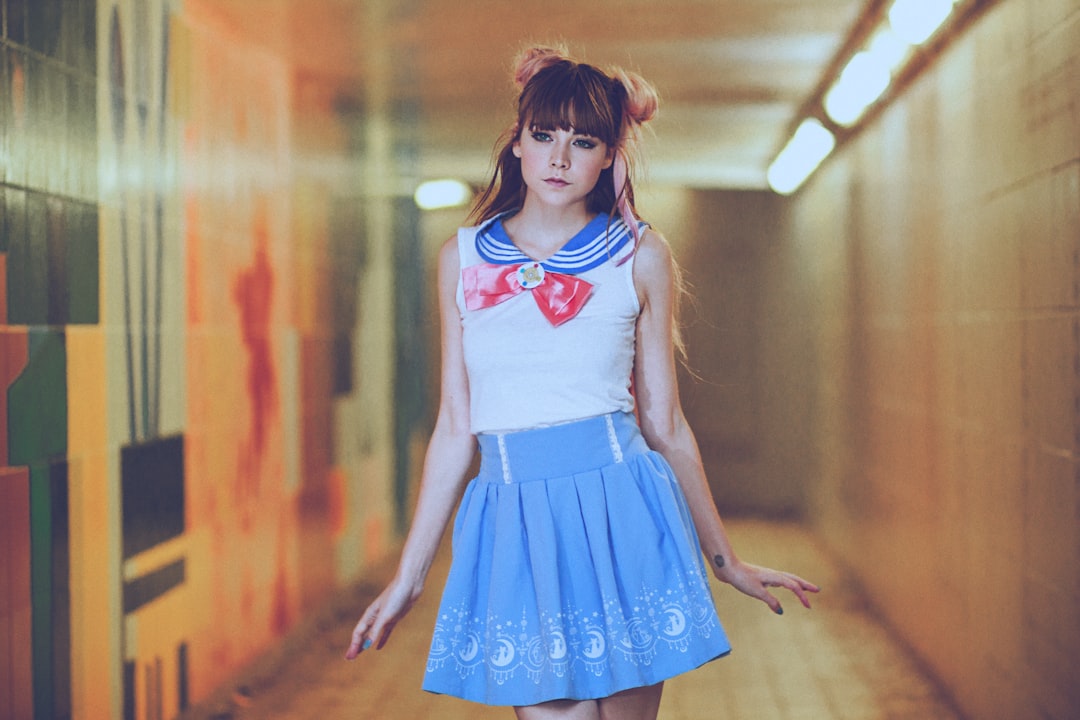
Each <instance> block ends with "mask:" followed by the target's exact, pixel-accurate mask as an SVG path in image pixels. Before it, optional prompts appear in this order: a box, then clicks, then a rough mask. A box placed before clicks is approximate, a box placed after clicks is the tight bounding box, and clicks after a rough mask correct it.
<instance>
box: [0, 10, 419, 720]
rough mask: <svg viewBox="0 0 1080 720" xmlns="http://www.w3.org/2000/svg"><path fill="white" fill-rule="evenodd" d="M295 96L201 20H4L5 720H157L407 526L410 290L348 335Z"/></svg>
mask: <svg viewBox="0 0 1080 720" xmlns="http://www.w3.org/2000/svg"><path fill="white" fill-rule="evenodd" d="M313 83H314V85H315V86H317V85H318V82H317V79H316V80H312V78H310V77H304V76H302V75H300V74H298V73H297V72H296V70H295V68H294V67H292V66H290V64H289V61H288V60H287V59H285V58H283V57H280V56H278V55H275V54H274V53H273V51H271V50H269V49H267V48H265V47H262V46H260V45H258V44H256V43H255V42H253V41H252V40H251V39H250V38H248V37H247V36H245V35H244V34H243V29H242V28H237V27H236V26H235V24H231V23H230V22H228V21H227V20H226V19H224V18H223V17H221V16H220V15H219V13H218V11H217V10H216V9H215V3H214V2H212V0H187V1H186V2H184V1H182V0H0V389H2V390H3V392H2V393H0V718H17V719H19V720H21V719H22V718H32V719H33V720H38V719H40V718H48V719H50V720H52V719H55V718H125V719H126V718H133V719H136V720H144V719H155V720H156V719H159V718H168V717H174V716H176V715H177V714H178V713H179V712H180V711H182V710H183V709H184V708H186V707H187V706H189V705H190V704H191V703H194V702H197V701H198V700H200V699H201V698H204V697H206V695H207V694H208V693H210V692H211V691H212V690H214V689H215V688H217V687H218V686H219V685H220V683H221V682H222V681H223V679H225V678H226V677H227V676H228V675H230V674H231V673H232V672H235V671H237V670H239V669H240V668H242V667H243V666H244V665H245V664H246V663H248V662H249V661H251V660H252V659H253V658H255V657H256V656H257V655H258V654H259V653H260V652H261V651H263V650H265V649H266V648H267V647H268V646H269V645H270V644H271V643H273V642H274V641H275V640H276V639H278V638H280V637H281V636H282V635H283V634H285V633H287V632H288V631H289V630H290V628H292V627H293V626H294V625H295V624H296V622H297V620H298V619H299V618H300V617H302V615H303V614H304V613H305V612H307V611H310V610H311V609H312V608H313V607H314V606H315V605H317V604H318V603H319V602H321V601H322V600H323V599H325V598H326V596H327V595H328V593H330V592H332V591H333V590H334V589H336V588H338V587H340V586H341V585H342V584H343V583H345V582H348V581H350V580H353V579H355V578H356V577H357V575H358V574H359V573H361V572H362V571H363V568H364V566H365V563H369V562H372V561H375V560H377V559H379V557H378V556H379V553H380V552H385V551H386V549H388V548H389V547H390V545H391V542H392V536H393V534H394V532H395V527H396V526H400V525H401V524H402V522H403V520H402V519H403V517H404V512H405V502H406V498H407V487H406V486H407V483H408V477H409V472H410V470H409V452H408V448H409V443H410V438H411V437H412V435H413V433H414V430H415V427H416V425H417V424H418V423H421V422H422V419H423V416H424V414H425V405H424V392H423V388H422V386H418V385H417V384H416V382H415V380H410V379H408V378H409V376H407V375H403V376H402V378H404V379H402V380H401V381H400V382H397V381H395V378H394V375H393V366H394V362H395V360H401V359H403V358H408V359H409V363H410V366H409V368H410V374H411V375H414V376H415V377H417V378H422V377H423V374H424V373H423V368H422V358H423V351H422V347H419V346H417V344H416V343H417V337H418V334H419V332H420V330H421V329H420V327H419V326H420V323H419V321H418V319H417V317H416V313H417V312H419V310H418V308H419V307H421V306H422V297H421V296H420V295H419V294H418V293H416V292H409V290H408V288H410V287H413V288H415V287H416V285H418V284H419V278H421V277H422V276H423V269H422V267H420V266H419V265H418V264H417V263H416V261H415V258H414V257H411V256H400V257H397V256H394V259H393V262H392V263H391V264H390V265H389V266H381V267H379V268H378V270H379V271H381V272H384V273H385V272H393V271H394V268H395V267H398V268H402V269H403V271H404V270H407V272H408V273H409V275H408V278H407V282H405V283H402V284H399V285H397V289H396V290H395V291H394V292H393V294H386V295H385V300H384V301H383V302H385V304H384V305H381V306H377V307H375V306H367V305H365V303H366V302H368V301H367V300H366V298H368V297H369V295H368V294H366V292H367V291H366V290H365V288H366V287H368V285H370V283H368V282H367V281H366V278H367V277H368V273H369V272H372V269H371V268H369V267H368V266H367V260H368V248H369V246H370V245H371V243H372V242H382V243H383V247H384V248H388V247H390V246H391V243H390V237H383V238H381V239H380V238H376V239H375V240H373V239H372V238H370V237H369V235H370V233H369V231H368V229H367V228H366V226H365V217H364V216H365V205H364V203H363V202H359V201H357V199H356V197H355V190H352V189H350V188H342V187H340V186H334V185H333V180H332V179H327V178H325V177H321V176H316V177H311V176H307V175H305V174H304V173H302V172H299V171H298V170H297V163H296V161H295V160H296V157H297V155H298V154H299V153H300V152H302V151H303V149H304V148H303V147H298V145H299V144H300V143H302V142H308V141H309V140H298V138H310V136H311V135H312V133H310V132H302V131H303V130H304V128H303V127H298V125H299V124H301V123H313V122H314V124H315V125H317V126H318V127H319V133H318V137H319V142H320V143H322V147H320V148H319V151H320V152H323V153H331V154H332V153H339V154H343V155H345V156H346V157H351V158H352V159H353V160H356V159H357V158H358V157H360V155H362V154H363V147H362V144H358V143H357V142H356V138H357V137H358V136H361V135H362V133H360V132H359V131H358V130H357V127H358V125H359V124H361V123H362V118H358V116H357V115H356V114H355V112H347V113H343V112H342V111H341V104H340V103H336V102H335V101H334V98H324V100H325V101H324V102H321V103H319V102H315V103H310V102H308V101H309V100H310V99H311V97H313V96H319V88H318V87H315V89H314V90H313V89H312V87H310V85H312V84H313ZM298 97H304V98H305V108H304V115H303V118H302V119H298V116H297V113H296V106H297V104H298V100H297V98H298ZM312 117H315V118H316V120H314V121H313V120H312ZM397 217H398V220H397V221H396V225H395V227H393V228H391V231H392V232H393V233H395V234H396V233H405V234H406V235H407V237H406V238H405V242H404V243H403V244H402V245H401V246H400V247H401V248H405V249H408V248H410V247H413V246H415V245H416V243H417V239H416V238H415V232H416V211H415V208H413V207H412V206H409V207H402V208H398V213H397ZM410 243H411V244H410ZM383 255H384V256H385V255H386V252H385V251H384V252H383ZM403 288H404V289H403ZM395 305H396V306H400V307H401V308H403V310H402V313H401V316H400V317H396V319H394V318H395V314H394V311H393V306H395ZM372 317H382V320H381V322H384V323H385V322H386V321H387V320H389V322H390V323H391V326H392V327H394V328H396V329H397V333H396V334H394V333H391V334H390V337H392V338H393V340H392V342H389V343H384V344H383V346H381V347H379V346H374V345H365V344H364V342H363V340H362V338H364V337H370V336H371V334H370V333H368V332H366V331H365V329H364V327H365V323H370V322H371V318H372ZM410 330H411V332H412V333H413V334H412V335H410ZM375 336H378V334H376V335H375ZM373 358H375V359H376V360H378V361H377V362H375V361H373ZM380 358H381V359H380ZM368 367H373V368H380V367H381V368H384V370H382V371H370V370H367V369H366V368H368ZM372 372H383V373H390V374H389V375H387V376H372V375H371V373H372ZM365 373H367V375H365ZM359 378H363V382H361V381H360V380H359ZM391 386H392V391H391V392H390V393H389V395H388V397H390V398H391V399H392V401H393V402H394V403H397V404H398V405H400V406H401V407H402V408H403V411H402V413H401V414H400V416H399V417H397V418H395V417H394V413H393V412H391V411H389V408H386V407H383V408H382V409H381V410H379V411H378V412H371V411H370V410H369V409H368V408H367V403H369V402H371V398H369V397H367V396H366V395H365V392H370V391H365V390H364V389H363V388H372V387H391ZM345 406H347V407H348V412H347V413H345V414H344V417H362V418H364V427H363V429H362V430H355V431H354V430H353V429H352V428H347V429H344V430H343V429H342V428H339V427H338V422H340V417H342V416H343V414H342V412H341V411H340V408H341V407H345ZM372 438H375V440H374V441H373V440H372ZM379 438H385V439H386V440H385V441H384V442H381V443H380V442H379V441H378V439H379ZM372 468H378V469H379V472H377V473H373V472H372Z"/></svg>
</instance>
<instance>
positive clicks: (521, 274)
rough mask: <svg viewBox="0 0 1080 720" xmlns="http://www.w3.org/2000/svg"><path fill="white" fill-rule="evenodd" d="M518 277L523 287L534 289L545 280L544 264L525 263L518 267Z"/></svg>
mask: <svg viewBox="0 0 1080 720" xmlns="http://www.w3.org/2000/svg"><path fill="white" fill-rule="evenodd" d="M517 279H518V282H519V283H520V284H521V287H523V288H525V289H526V290H532V289H533V288H534V287H536V286H537V285H539V284H540V283H542V282H544V266H543V265H541V264H540V263H538V262H530V263H525V264H524V265H521V266H520V267H518V269H517Z"/></svg>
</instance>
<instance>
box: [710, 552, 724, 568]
mask: <svg viewBox="0 0 1080 720" xmlns="http://www.w3.org/2000/svg"><path fill="white" fill-rule="evenodd" d="M712 561H713V562H714V563H716V567H718V568H722V567H724V556H723V555H714V556H713V559H712Z"/></svg>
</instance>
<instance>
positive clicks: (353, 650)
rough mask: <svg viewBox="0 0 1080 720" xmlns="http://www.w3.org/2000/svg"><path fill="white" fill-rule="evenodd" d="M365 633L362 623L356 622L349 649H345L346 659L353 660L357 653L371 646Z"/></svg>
mask: <svg viewBox="0 0 1080 720" xmlns="http://www.w3.org/2000/svg"><path fill="white" fill-rule="evenodd" d="M366 634H367V633H366V630H365V629H364V623H363V622H361V623H358V624H357V626H356V629H355V630H353V634H352V642H350V643H349V649H348V650H346V651H345V659H346V660H355V659H356V656H357V655H359V654H360V653H361V652H363V651H364V650H367V649H368V648H369V647H371V638H368V637H366Z"/></svg>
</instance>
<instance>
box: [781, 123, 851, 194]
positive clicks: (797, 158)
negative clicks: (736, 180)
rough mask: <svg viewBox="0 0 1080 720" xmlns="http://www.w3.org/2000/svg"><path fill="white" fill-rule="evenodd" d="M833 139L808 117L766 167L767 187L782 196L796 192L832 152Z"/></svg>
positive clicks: (831, 135)
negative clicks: (767, 169) (767, 167)
mask: <svg viewBox="0 0 1080 720" xmlns="http://www.w3.org/2000/svg"><path fill="white" fill-rule="evenodd" d="M835 145H836V138H834V137H833V134H832V133H831V132H829V131H828V130H826V129H825V126H823V125H822V124H821V123H820V122H818V121H817V120H815V119H814V118H807V119H806V120H803V121H802V124H801V125H799V129H798V130H796V131H795V134H794V135H792V136H791V140H789V141H788V144H787V145H785V146H784V149H783V150H781V151H780V154H779V155H777V156H776V159H775V160H773V162H772V165H770V166H769V172H768V176H767V177H768V181H769V187H771V188H772V189H773V190H775V191H776V192H778V193H780V194H781V195H788V194H790V193H793V192H795V191H796V190H797V189H798V188H799V186H800V185H802V184H803V181H804V180H806V178H808V177H810V173H812V172H814V170H815V169H816V168H817V166H818V165H820V164H821V161H822V160H824V159H825V158H826V157H827V156H828V155H829V153H831V152H832V149H833V147H834V146H835Z"/></svg>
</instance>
